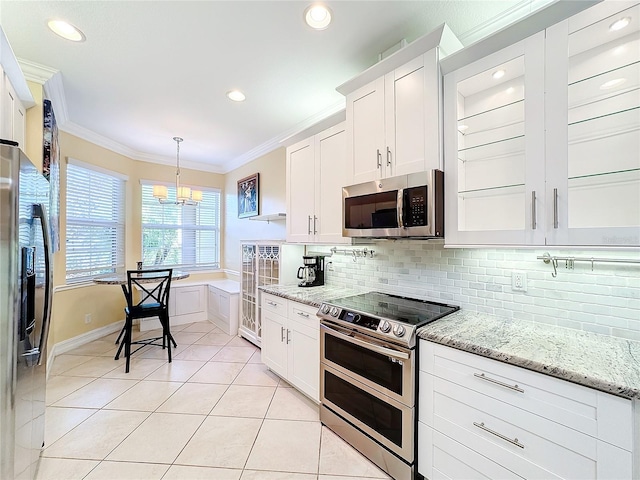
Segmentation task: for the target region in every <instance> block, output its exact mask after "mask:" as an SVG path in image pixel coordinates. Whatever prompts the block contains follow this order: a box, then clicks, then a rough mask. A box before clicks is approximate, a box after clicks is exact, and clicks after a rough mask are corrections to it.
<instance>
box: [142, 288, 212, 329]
mask: <svg viewBox="0 0 640 480" xmlns="http://www.w3.org/2000/svg"><path fill="white" fill-rule="evenodd" d="M169 318H170V320H171V325H184V324H186V323H192V322H202V321H204V320H207V294H206V293H205V285H201V284H191V285H180V286H177V285H175V286H174V285H171V293H170V294H169ZM159 328H162V326H161V325H160V321H159V320H158V319H157V317H152V318H148V319H142V320H140V331H141V332H144V331H147V330H155V329H159Z"/></svg>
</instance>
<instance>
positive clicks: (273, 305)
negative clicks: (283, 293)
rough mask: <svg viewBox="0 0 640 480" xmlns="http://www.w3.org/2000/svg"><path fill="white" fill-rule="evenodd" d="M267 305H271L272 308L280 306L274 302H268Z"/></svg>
mask: <svg viewBox="0 0 640 480" xmlns="http://www.w3.org/2000/svg"><path fill="white" fill-rule="evenodd" d="M267 305H271V306H272V307H277V306H278V304H277V303H275V302H272V301H267Z"/></svg>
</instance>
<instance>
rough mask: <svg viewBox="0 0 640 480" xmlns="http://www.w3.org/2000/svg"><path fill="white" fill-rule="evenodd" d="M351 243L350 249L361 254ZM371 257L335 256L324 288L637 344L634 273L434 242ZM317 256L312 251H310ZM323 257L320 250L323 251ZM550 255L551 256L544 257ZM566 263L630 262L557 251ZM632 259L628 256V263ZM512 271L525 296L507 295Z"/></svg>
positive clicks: (637, 280) (402, 243)
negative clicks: (568, 264) (453, 307)
mask: <svg viewBox="0 0 640 480" xmlns="http://www.w3.org/2000/svg"><path fill="white" fill-rule="evenodd" d="M364 247H365V245H357V246H354V247H353V248H364ZM367 247H368V248H371V249H373V250H375V256H374V257H373V258H356V261H355V262H354V261H353V256H350V255H341V254H335V255H333V256H332V257H331V262H332V263H333V268H334V270H333V271H328V272H327V274H326V282H327V284H329V285H335V286H344V287H351V286H354V285H355V286H364V287H368V288H371V289H377V290H380V291H384V292H387V293H393V294H396V295H405V296H415V297H418V298H424V299H429V300H434V301H441V302H447V303H453V304H457V305H460V306H461V307H462V308H463V309H467V310H475V311H480V312H487V313H492V314H494V315H500V316H504V317H507V318H517V319H520V320H525V321H531V322H536V323H544V324H554V325H555V324H557V325H560V326H563V327H566V328H573V329H579V330H587V331H592V332H597V333H602V334H605V335H614V336H618V337H623V338H628V339H633V340H640V269H638V268H637V267H633V266H626V265H621V264H602V263H596V264H595V265H594V268H593V271H592V270H591V264H590V263H576V264H575V268H574V269H573V270H571V269H567V268H565V264H564V262H559V263H558V275H557V277H556V278H553V277H552V276H551V273H552V272H553V268H552V266H551V265H546V264H544V263H543V262H542V261H541V260H537V259H536V257H537V256H538V255H541V254H542V253H544V251H541V250H540V251H539V250H534V249H491V248H487V249H471V248H467V249H445V248H444V246H443V243H442V241H421V240H398V241H394V242H388V241H382V242H379V243H376V244H374V245H367ZM316 250H318V248H317V247H314V251H316ZM327 251H328V248H327ZM550 253H551V254H552V255H553V254H554V252H550ZM555 254H556V255H561V256H567V255H569V256H574V257H587V258H589V257H599V258H602V257H605V258H609V257H610V258H629V257H631V258H635V257H638V254H637V253H635V252H631V253H630V252H629V251H621V252H619V253H618V252H615V251H601V250H598V251H589V250H575V251H574V250H571V251H567V250H562V251H561V252H559V253H555ZM634 255H635V257H634ZM513 271H519V272H525V273H526V274H527V292H517V291H516V292H513V291H512V290H511V274H512V272H513Z"/></svg>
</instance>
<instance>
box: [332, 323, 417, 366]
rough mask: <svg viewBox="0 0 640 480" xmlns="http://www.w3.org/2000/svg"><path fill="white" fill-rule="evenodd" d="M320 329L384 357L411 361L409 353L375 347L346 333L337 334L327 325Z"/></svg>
mask: <svg viewBox="0 0 640 480" xmlns="http://www.w3.org/2000/svg"><path fill="white" fill-rule="evenodd" d="M320 328H321V329H323V330H324V331H325V332H326V333H328V334H329V335H333V336H334V337H337V338H341V339H343V340H345V341H347V342H350V343H353V344H355V345H358V346H360V347H362V348H366V349H367V350H372V351H374V352H377V353H380V354H382V355H387V356H389V357H393V358H399V359H402V360H409V354H408V353H404V352H399V351H397V350H391V349H390V348H385V347H381V346H379V345H375V344H372V343H369V342H364V341H362V340H359V339H358V338H356V337H352V336H351V335H345V334H344V333H340V332H336V331H335V330H334V329H332V328H330V327H328V326H326V325H322V324H321V325H320Z"/></svg>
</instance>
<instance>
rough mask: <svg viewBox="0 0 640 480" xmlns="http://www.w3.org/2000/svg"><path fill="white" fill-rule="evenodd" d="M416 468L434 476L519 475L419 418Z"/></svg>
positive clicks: (489, 478) (437, 478) (490, 479)
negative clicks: (418, 446)
mask: <svg viewBox="0 0 640 480" xmlns="http://www.w3.org/2000/svg"><path fill="white" fill-rule="evenodd" d="M418 445H420V448H419V450H418V471H419V473H420V474H421V475H423V476H424V477H425V478H430V479H433V480H440V479H442V480H445V479H447V480H458V479H462V478H464V479H483V480H485V479H486V480H493V479H496V478H500V479H509V480H511V479H516V480H517V479H522V478H523V477H521V476H519V475H516V474H515V473H513V472H512V471H510V470H507V469H506V468H504V467H503V466H501V465H499V464H497V463H495V462H493V461H491V460H489V459H488V458H486V457H483V456H482V455H480V454H479V453H477V452H475V451H474V450H472V449H470V448H467V447H465V446H464V445H462V444H460V443H458V442H456V441H455V440H452V439H451V438H449V437H447V436H446V435H443V434H442V433H440V432H438V431H437V430H434V429H433V428H431V427H429V426H427V425H425V424H424V423H422V422H418Z"/></svg>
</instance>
